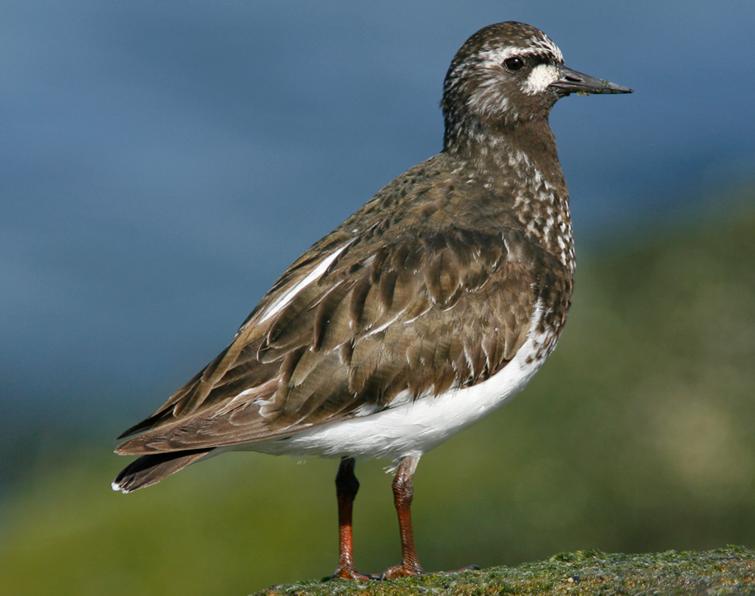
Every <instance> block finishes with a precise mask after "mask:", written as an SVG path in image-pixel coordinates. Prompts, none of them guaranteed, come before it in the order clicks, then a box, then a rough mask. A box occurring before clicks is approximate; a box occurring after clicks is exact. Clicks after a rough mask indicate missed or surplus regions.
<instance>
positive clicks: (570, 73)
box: [550, 66, 632, 95]
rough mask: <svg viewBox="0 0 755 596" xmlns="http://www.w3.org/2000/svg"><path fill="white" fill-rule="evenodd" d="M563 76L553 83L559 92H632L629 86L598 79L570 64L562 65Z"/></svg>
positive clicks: (563, 93)
mask: <svg viewBox="0 0 755 596" xmlns="http://www.w3.org/2000/svg"><path fill="white" fill-rule="evenodd" d="M560 70H561V76H560V77H559V79H558V80H557V81H556V82H555V83H551V84H550V86H551V87H553V88H554V89H555V90H556V92H557V93H559V94H561V95H569V94H570V93H580V94H588V93H632V89H630V88H629V87H622V86H621V85H617V84H616V83H612V82H611V81H605V80H603V79H596V78H595V77H591V76H590V75H587V74H585V73H583V72H579V71H577V70H573V69H571V68H569V67H568V66H561V67H560Z"/></svg>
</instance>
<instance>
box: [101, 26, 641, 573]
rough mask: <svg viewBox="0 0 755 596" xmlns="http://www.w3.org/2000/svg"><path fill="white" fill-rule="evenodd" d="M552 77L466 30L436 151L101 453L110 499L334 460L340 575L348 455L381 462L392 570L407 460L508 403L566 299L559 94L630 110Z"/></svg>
mask: <svg viewBox="0 0 755 596" xmlns="http://www.w3.org/2000/svg"><path fill="white" fill-rule="evenodd" d="M630 91H631V90H630V89H627V88H625V87H620V86H618V85H615V84H613V83H609V82H608V81H603V80H598V79H595V78H593V77H590V76H588V75H585V74H582V73H580V72H577V71H575V70H572V69H570V68H568V67H567V66H565V65H564V60H563V57H562V55H561V51H560V50H559V49H558V47H557V46H556V44H555V43H553V41H551V39H550V38H549V37H548V36H546V35H545V34H544V33H543V32H542V31H540V30H538V29H536V28H535V27H532V26H531V25H526V24H523V23H516V22H506V23H499V24H495V25H490V26H488V27H485V28H483V29H481V30H480V31H478V32H477V33H475V34H474V35H473V36H472V37H470V38H469V39H468V40H467V41H466V42H465V43H464V45H462V46H461V48H460V49H459V51H458V52H457V53H456V55H455V56H454V58H453V60H452V62H451V66H450V67H449V69H448V73H447V74H446V78H445V83H444V87H443V102H442V108H443V116H444V118H445V136H444V140H443V150H442V151H441V152H440V153H438V154H437V155H434V156H433V157H431V158H430V159H428V160H427V161H425V162H423V163H421V164H419V165H417V166H415V167H413V168H411V169H410V170H408V171H407V172H406V173H404V174H402V175H401V176H399V177H398V178H396V179H395V180H393V181H392V182H390V183H389V184H388V185H387V186H385V187H384V188H383V189H381V190H380V191H378V193H377V194H376V195H375V196H374V197H373V198H372V199H370V200H369V201H368V202H367V203H366V204H365V205H364V206H363V207H361V208H360V209H359V210H358V211H357V212H356V213H354V214H353V215H352V216H351V217H349V218H348V219H347V220H346V221H344V222H343V223H342V224H341V225H340V226H339V227H338V228H336V229H335V230H334V231H333V232H331V233H330V234H328V235H327V236H325V237H324V238H322V239H321V240H319V241H318V242H316V243H315V244H313V245H312V247H311V248H310V249H309V250H308V251H307V252H306V253H304V255H302V256H301V257H300V258H299V259H298V260H297V261H296V262H294V263H293V264H292V265H291V266H290V267H289V268H288V269H287V270H286V271H285V272H284V273H283V275H282V276H281V277H280V279H279V280H278V281H277V282H276V283H275V285H274V286H273V287H272V289H271V290H270V291H269V292H268V293H267V294H266V295H265V296H264V297H263V298H262V300H261V301H260V303H259V304H258V305H257V307H256V308H255V309H254V311H253V312H252V314H251V315H250V316H249V317H248V318H247V319H246V321H244V323H243V324H242V325H241V328H240V329H239V330H238V332H237V333H236V335H235V337H234V338H233V340H232V341H231V343H230V345H229V346H228V347H227V348H226V349H225V350H223V352H221V353H220V354H219V355H218V356H217V357H216V358H215V359H214V360H213V361H212V362H210V363H209V364H208V365H207V366H206V367H205V368H203V369H202V370H201V371H200V372H199V373H198V374H197V375H196V376H195V377H194V378H193V379H191V380H190V381H189V382H188V383H187V384H186V385H184V386H183V387H182V388H180V389H179V390H178V391H176V393H174V394H173V395H172V396H171V397H170V398H169V399H168V401H166V402H165V403H164V404H163V405H162V406H160V407H159V408H158V409H157V411H156V412H155V413H154V414H153V415H152V416H150V417H149V418H147V419H146V420H144V421H142V422H140V423H139V424H136V425H135V426H133V427H131V428H129V429H128V430H127V431H126V432H124V433H123V434H122V435H121V437H119V438H120V439H121V440H122V442H121V443H120V444H119V446H118V447H117V449H116V453H118V454H121V455H138V456H140V457H139V458H138V459H137V460H136V461H134V462H132V463H131V464H130V465H129V466H127V467H126V468H125V469H124V470H123V471H122V472H121V473H120V474H118V477H117V478H116V479H115V481H114V482H113V489H115V490H119V491H122V492H124V493H127V492H131V491H134V490H136V489H139V488H143V487H145V486H149V485H151V484H155V483H156V482H159V481H160V480H162V479H163V478H165V477H166V476H168V475H169V474H172V473H174V472H177V471H179V470H181V469H182V468H185V467H186V466H187V465H189V464H191V463H194V462H196V461H199V460H201V459H203V458H205V457H208V456H209V455H213V454H216V453H219V452H222V451H224V450H228V449H244V450H251V451H259V452H263V453H272V454H295V455H307V454H314V455H321V456H333V457H340V458H341V463H340V467H339V469H338V474H337V475H336V494H337V499H338V523H339V536H340V543H339V548H340V559H339V566H338V569H337V570H336V573H335V576H337V577H341V578H352V579H357V578H364V577H366V576H363V575H361V574H359V573H357V572H356V571H355V569H354V567H353V563H352V561H353V559H352V530H351V512H352V504H353V501H354V498H355V496H356V494H357V490H358V489H359V483H358V481H357V479H356V476H355V475H354V461H355V458H358V457H379V458H390V459H391V460H393V461H394V463H395V470H396V473H395V477H394V480H393V496H394V500H395V506H396V511H397V513H398V522H399V529H400V535H401V550H402V561H401V563H400V564H399V565H397V566H395V567H392V568H390V569H389V570H388V571H386V572H385V574H384V577H387V578H391V577H397V576H403V575H413V574H417V573H419V572H421V570H422V568H421V567H420V564H419V561H418V559H417V555H416V553H415V548H414V539H413V535H412V524H411V513H410V505H411V502H412V495H413V489H412V477H413V475H414V472H415V470H416V468H417V463H418V462H419V459H420V457H421V456H422V454H423V453H425V452H426V451H428V450H429V449H431V448H433V447H435V446H436V445H438V444H439V443H441V442H442V441H443V440H445V439H447V438H448V437H450V436H451V435H452V434H453V433H455V432H457V431H459V430H461V429H462V428H464V427H466V426H468V425H470V424H471V423H473V422H475V421H476V420H478V419H480V418H481V417H482V416H484V415H485V414H487V413H489V412H491V411H492V410H493V409H495V408H496V407H498V406H500V405H501V404H502V403H503V402H504V401H506V400H507V399H508V398H510V397H511V396H512V395H514V394H515V393H516V392H517V391H519V390H520V389H522V388H523V387H524V386H525V385H526V383H527V382H528V381H529V380H530V378H532V375H534V374H535V372H536V371H537V370H538V369H539V368H540V366H541V365H542V364H543V362H544V360H545V358H546V357H547V356H548V354H550V352H551V351H552V350H553V348H554V347H555V345H556V341H557V339H558V337H559V334H560V333H561V330H562V329H563V326H564V322H565V321H566V313H567V311H568V310H569V304H570V301H571V294H572V284H573V281H572V276H573V272H574V245H573V241H572V229H571V222H570V215H569V200H568V193H567V190H566V184H565V183H564V178H563V174H562V172H561V167H560V165H559V162H558V157H557V154H556V144H555V140H554V138H553V133H552V132H551V129H550V127H549V125H548V113H549V111H550V109H551V107H552V106H553V105H554V104H555V103H556V101H557V100H558V99H560V98H562V97H565V96H566V95H569V94H570V93H580V94H585V93H629V92H630Z"/></svg>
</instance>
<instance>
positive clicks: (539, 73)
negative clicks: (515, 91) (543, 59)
mask: <svg viewBox="0 0 755 596" xmlns="http://www.w3.org/2000/svg"><path fill="white" fill-rule="evenodd" d="M560 75H561V73H560V72H559V70H558V67H556V66H554V65H553V64H538V65H537V66H536V67H535V68H533V69H532V72H531V73H530V76H528V77H527V80H526V81H525V82H524V85H523V89H522V90H523V91H524V92H525V93H527V94H528V95H535V94H536V93H542V92H543V91H545V90H546V89H547V88H548V86H549V85H551V84H552V83H555V82H556V81H557V80H558V78H559V76H560Z"/></svg>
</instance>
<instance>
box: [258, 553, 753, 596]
mask: <svg viewBox="0 0 755 596" xmlns="http://www.w3.org/2000/svg"><path fill="white" fill-rule="evenodd" d="M542 592H550V593H554V594H648V593H660V594H753V593H755V551H753V550H752V549H749V548H745V547H740V546H728V547H726V548H720V549H716V550H709V551H704V552H689V551H688V552H677V551H667V552H662V553H651V554H639V555H624V554H606V553H602V552H600V551H593V550H591V551H576V552H572V553H561V554H558V555H554V556H553V557H551V558H550V559H547V560H545V561H539V562H537V563H525V564H523V565H518V566H516V567H491V568H489V569H483V570H479V571H463V572H457V573H429V574H427V575H423V576H421V577H418V578H406V579H400V580H394V581H379V580H375V581H372V582H368V583H353V582H346V581H341V580H336V581H327V582H323V581H313V582H302V583H298V584H290V585H285V586H274V587H272V588H269V589H267V590H264V591H262V592H259V593H260V594H268V595H277V594H296V595H310V594H311V595H317V594H323V595H325V594H360V595H369V594H377V595H381V596H382V595H386V596H387V595H392V594H397V595H398V594H407V593H416V594H424V593H427V594H430V593H433V594H437V593H452V594H470V595H471V594H534V593H542Z"/></svg>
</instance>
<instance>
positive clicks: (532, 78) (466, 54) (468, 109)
mask: <svg viewBox="0 0 755 596" xmlns="http://www.w3.org/2000/svg"><path fill="white" fill-rule="evenodd" d="M631 92H632V90H631V89H629V88H627V87H621V86H619V85H616V84H614V83H610V82H608V81H604V80H601V79H597V78H595V77H592V76H590V75H586V74H584V73H581V72H578V71H576V70H573V69H571V68H569V67H568V66H566V65H565V64H564V57H563V54H562V53H561V50H560V49H559V48H558V46H557V45H556V44H555V43H554V42H553V40H551V39H550V38H549V37H548V36H547V35H546V34H545V33H543V32H542V31H540V30H539V29H537V28H536V27H533V26H532V25H527V24H525V23H517V22H513V21H509V22H505V23H497V24H494V25H489V26H487V27H484V28H483V29H480V30H479V31H478V32H477V33H475V34H474V35H472V37H470V38H469V39H467V41H466V42H464V44H463V45H462V46H461V48H459V50H458V52H456V55H455V56H454V58H453V60H452V61H451V65H450V67H449V69H448V73H447V74H446V78H445V82H444V85H443V101H442V104H441V105H442V108H443V113H444V117H445V120H446V134H447V135H448V134H449V132H451V133H453V131H454V129H455V128H458V127H459V126H464V125H465V124H470V123H477V124H481V125H483V126H484V125H485V124H490V125H494V126H495V125H497V126H515V125H516V124H517V123H519V122H521V121H527V120H534V119H537V118H547V116H548V112H549V111H550V109H551V107H553V104H555V103H556V101H558V99H560V98H561V97H565V96H566V95H569V94H571V93H580V94H591V93H631Z"/></svg>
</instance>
